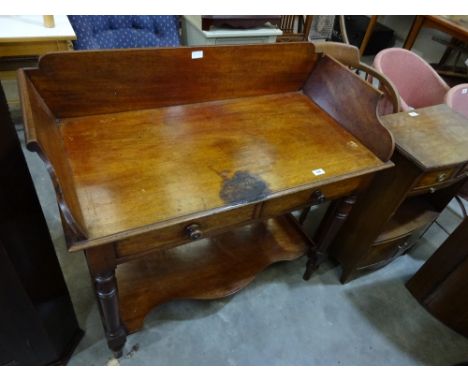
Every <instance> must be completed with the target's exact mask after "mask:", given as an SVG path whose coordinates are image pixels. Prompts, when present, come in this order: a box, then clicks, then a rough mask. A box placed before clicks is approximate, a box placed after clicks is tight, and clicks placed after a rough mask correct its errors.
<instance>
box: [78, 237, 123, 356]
mask: <svg viewBox="0 0 468 382" xmlns="http://www.w3.org/2000/svg"><path fill="white" fill-rule="evenodd" d="M86 258H87V260H88V266H89V269H90V272H91V274H92V275H93V276H92V277H93V279H94V280H93V281H94V291H95V293H96V298H97V302H98V306H99V312H100V313H101V320H102V323H103V326H104V331H105V335H106V339H107V346H108V347H109V349H110V350H112V352H113V353H114V356H115V357H116V358H120V357H121V356H122V349H123V347H124V345H125V341H126V339H127V330H126V328H125V326H124V325H123V323H122V319H121V317H120V310H119V294H118V289H117V281H116V279H115V261H114V249H113V246H109V245H108V246H104V247H97V248H91V249H89V250H87V251H86Z"/></svg>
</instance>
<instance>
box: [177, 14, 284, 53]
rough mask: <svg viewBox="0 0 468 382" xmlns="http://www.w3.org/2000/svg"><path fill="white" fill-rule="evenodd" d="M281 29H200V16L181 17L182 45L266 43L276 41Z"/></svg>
mask: <svg viewBox="0 0 468 382" xmlns="http://www.w3.org/2000/svg"><path fill="white" fill-rule="evenodd" d="M282 34H283V31H282V30H281V29H279V28H276V27H274V26H271V27H263V28H252V29H227V28H213V29H212V30H209V31H205V30H203V29H202V18H201V16H183V17H182V43H183V44H184V45H189V46H191V45H232V44H268V43H274V42H276V37H277V36H281V35H282Z"/></svg>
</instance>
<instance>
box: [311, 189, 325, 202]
mask: <svg viewBox="0 0 468 382" xmlns="http://www.w3.org/2000/svg"><path fill="white" fill-rule="evenodd" d="M312 199H313V200H314V202H316V203H323V202H324V201H325V195H324V194H322V191H320V190H315V191H314V192H313V194H312Z"/></svg>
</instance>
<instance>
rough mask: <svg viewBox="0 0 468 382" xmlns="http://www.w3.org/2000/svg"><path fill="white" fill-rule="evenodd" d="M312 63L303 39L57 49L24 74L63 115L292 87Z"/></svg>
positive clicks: (298, 85) (300, 82) (312, 55)
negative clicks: (196, 55)
mask: <svg viewBox="0 0 468 382" xmlns="http://www.w3.org/2000/svg"><path fill="white" fill-rule="evenodd" d="M193 52H203V58H200V59H192V53H193ZM315 60H316V55H315V53H314V47H313V45H312V44H310V43H302V44H301V43H296V44H281V45H277V44H266V45H242V46H223V47H198V48H193V47H180V48H159V49H129V50H127V49H126V50H105V51H81V52H66V53H63V52H62V53H51V54H47V55H45V56H43V57H42V58H41V60H40V61H39V69H38V70H29V71H28V76H29V77H30V78H31V80H32V82H33V83H34V86H35V87H36V89H37V90H38V92H39V93H40V94H41V96H42V97H43V98H44V99H45V101H46V103H47V105H48V106H49V107H50V109H51V110H52V112H53V114H54V115H55V116H56V117H58V118H63V117H76V116H83V115H89V114H102V113H115V112H117V111H126V110H141V109H150V108H156V107H162V106H172V105H182V104H188V103H194V102H205V101H213V100H222V99H227V98H237V97H246V96H255V95H262V94H272V93H282V92H290V91H297V90H299V89H300V88H301V87H302V85H303V84H304V82H305V80H306V79H307V77H308V75H309V73H310V72H311V70H312V68H313V67H314V64H315Z"/></svg>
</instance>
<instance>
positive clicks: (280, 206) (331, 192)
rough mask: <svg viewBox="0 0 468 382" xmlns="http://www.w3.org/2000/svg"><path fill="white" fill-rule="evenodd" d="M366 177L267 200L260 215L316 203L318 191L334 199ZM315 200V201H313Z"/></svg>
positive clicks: (352, 188) (348, 191) (362, 183)
mask: <svg viewBox="0 0 468 382" xmlns="http://www.w3.org/2000/svg"><path fill="white" fill-rule="evenodd" d="M367 179H369V178H368V177H355V178H351V179H346V180H343V181H341V182H337V183H333V184H328V185H324V186H322V187H317V188H312V189H308V190H304V191H300V192H296V193H294V194H291V195H285V196H282V197H279V198H275V199H271V200H268V201H266V202H265V203H264V205H263V208H262V215H261V216H262V217H271V216H277V215H279V214H282V213H286V212H290V211H294V210H296V209H299V208H302V207H306V206H308V205H310V204H315V203H318V202H319V201H317V199H316V192H317V191H320V192H321V193H322V194H323V196H324V197H325V200H332V199H336V198H339V197H342V196H345V195H349V194H350V193H352V192H353V191H355V190H357V189H359V188H361V187H362V186H363V185H364V184H366V182H367ZM314 200H315V202H314Z"/></svg>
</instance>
